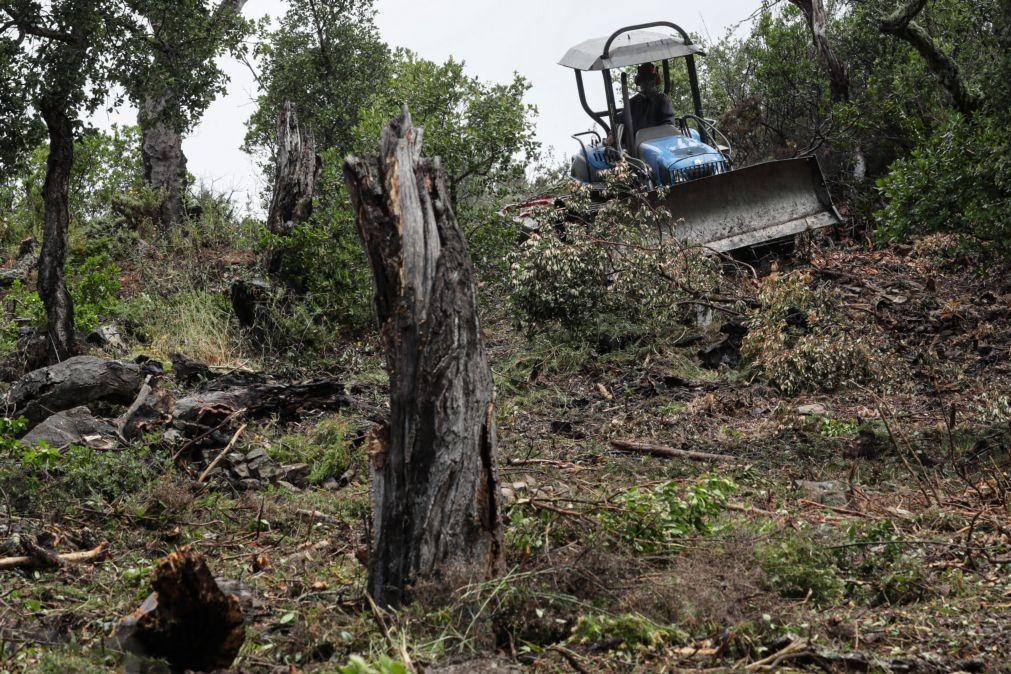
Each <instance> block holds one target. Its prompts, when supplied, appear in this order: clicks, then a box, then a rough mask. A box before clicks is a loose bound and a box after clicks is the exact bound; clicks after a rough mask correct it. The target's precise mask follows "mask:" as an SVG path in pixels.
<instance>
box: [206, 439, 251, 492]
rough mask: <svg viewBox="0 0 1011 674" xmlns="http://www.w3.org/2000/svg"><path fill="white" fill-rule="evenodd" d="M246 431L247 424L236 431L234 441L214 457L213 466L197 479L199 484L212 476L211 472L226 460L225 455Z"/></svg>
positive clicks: (208, 467)
mask: <svg viewBox="0 0 1011 674" xmlns="http://www.w3.org/2000/svg"><path fill="white" fill-rule="evenodd" d="M244 430H246V424H242V425H241V426H239V430H237V431H235V435H233V436H232V439H231V440H229V441H228V444H227V445H225V448H224V449H222V450H221V452H219V453H218V455H217V456H216V457H214V460H213V461H211V464H210V465H209V466H207V468H205V469H204V472H202V473H200V477H198V478H197V483H198V484H199V483H201V482H203V481H204V480H206V479H207V476H208V475H210V474H211V471H212V470H214V469H215V468H217V467H218V464H219V463H221V459H223V458H225V454H227V453H228V451H229V450H230V449H231V448H232V447H233V446H234V445H235V441H236V440H238V439H239V436H240V435H242V431H244Z"/></svg>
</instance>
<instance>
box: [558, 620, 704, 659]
mask: <svg viewBox="0 0 1011 674" xmlns="http://www.w3.org/2000/svg"><path fill="white" fill-rule="evenodd" d="M687 638H688V635H687V634H686V633H685V632H683V631H682V630H679V629H677V628H675V627H673V626H665V625H658V624H656V623H654V622H653V621H652V620H648V619H646V618H643V617H642V616H638V615H635V614H631V613H623V614H621V615H614V616H611V615H594V614H591V615H583V616H580V617H579V621H578V622H577V623H576V624H575V626H574V627H573V628H572V636H571V637H570V641H571V642H573V643H576V644H580V645H588V644H596V643H599V642H607V643H608V644H613V646H612V647H611V648H612V649H620V650H625V651H649V650H654V649H656V648H660V647H662V646H665V645H667V644H670V643H677V642H681V641H685V640H686V639H687Z"/></svg>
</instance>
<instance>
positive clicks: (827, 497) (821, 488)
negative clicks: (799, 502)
mask: <svg viewBox="0 0 1011 674" xmlns="http://www.w3.org/2000/svg"><path fill="white" fill-rule="evenodd" d="M797 489H798V490H799V491H800V494H801V496H802V497H803V498H805V499H807V500H808V501H814V502H815V503H821V504H823V505H829V506H835V507H840V508H841V507H843V506H845V505H846V504H848V503H849V498H848V497H847V496H846V487H845V485H843V484H842V483H841V482H837V481H835V480H830V481H828V482H813V481H810V480H797Z"/></svg>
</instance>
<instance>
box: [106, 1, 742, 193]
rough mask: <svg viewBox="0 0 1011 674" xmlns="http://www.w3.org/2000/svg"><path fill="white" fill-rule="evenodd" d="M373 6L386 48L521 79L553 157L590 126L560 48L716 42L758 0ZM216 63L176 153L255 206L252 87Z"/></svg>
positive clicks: (260, 11)
mask: <svg viewBox="0 0 1011 674" xmlns="http://www.w3.org/2000/svg"><path fill="white" fill-rule="evenodd" d="M376 5H377V7H378V10H379V14H378V17H377V19H376V21H377V24H378V26H379V30H380V32H381V34H382V37H383V39H384V40H385V41H386V42H387V43H388V44H389V45H391V46H396V47H407V48H408V49H411V50H413V51H415V52H417V53H418V54H419V55H421V56H422V57H424V58H427V59H431V60H433V61H440V62H441V61H445V60H446V59H447V58H449V57H450V56H453V57H454V58H456V59H458V60H462V61H464V62H465V63H466V64H467V71H468V72H469V73H470V74H473V75H476V76H478V77H480V78H481V79H484V80H491V81H496V82H505V81H508V80H511V79H512V74H513V72H518V73H520V74H521V75H523V76H524V77H526V78H527V79H528V80H529V81H530V83H531V84H532V85H533V88H532V89H531V90H530V93H529V96H528V100H529V102H530V103H533V104H534V105H536V106H537V108H538V110H539V114H538V116H537V136H538V138H539V139H540V141H541V142H542V143H543V144H544V147H545V149H550V148H554V153H555V156H556V157H557V158H561V157H564V156H567V155H569V154H570V153H571V152H572V148H571V147H570V146H571V145H573V141H571V140H570V139H569V136H570V135H571V134H572V133H574V132H575V131H581V130H586V129H587V128H589V127H590V121H589V119H588V118H587V117H586V116H585V114H584V113H583V112H582V109H581V108H580V106H579V101H578V99H577V97H576V87H575V81H574V78H573V75H572V72H571V71H570V70H568V69H567V68H562V67H561V66H559V65H558V60H559V59H560V58H561V57H562V55H563V54H564V53H565V52H566V50H567V49H568V48H569V47H571V46H572V45H574V44H576V43H578V42H582V41H583V40H586V39H589V38H593V37H600V36H604V35H608V34H610V33H611V32H612V31H613V30H615V29H616V28H618V27H620V26H622V25H631V24H637V23H643V22H647V21H657V20H666V21H673V22H675V23H678V24H679V25H681V26H682V27H683V28H685V29H686V30H688V31H689V32H691V33H696V34H699V35H702V36H703V37H704V38H706V39H712V40H716V39H719V38H720V37H721V36H722V35H723V34H724V33H725V32H726V31H727V29H728V28H730V27H732V26H735V25H737V24H739V23H740V22H742V21H743V20H745V19H746V18H748V16H750V15H751V14H752V13H753V12H754V11H755V10H756V9H758V8H759V7H760V6H761V0H708V1H707V2H699V3H689V2H671V1H670V0H664V1H661V0H634V1H630V0H625V1H624V2H622V1H621V0H507V1H505V2H503V1H502V0H470V1H460V0H377V2H376ZM284 6H285V3H284V2H283V0H250V1H249V2H248V3H247V4H246V7H245V9H244V10H243V13H244V14H245V15H246V16H249V17H261V16H264V15H272V16H277V15H278V14H280V13H282V12H283V11H284ZM223 66H224V69H225V71H226V72H227V73H228V75H229V76H230V78H231V83H230V84H229V87H228V94H227V95H226V96H223V97H221V98H219V99H218V100H217V101H215V102H214V103H213V104H212V105H211V107H210V109H208V111H207V113H206V114H205V115H204V117H203V120H202V121H201V123H200V125H199V126H198V127H197V128H196V130H195V131H194V132H193V133H192V134H191V135H190V136H189V137H188V138H187V139H186V140H185V142H184V143H183V150H184V152H185V153H186V156H187V158H188V159H189V171H190V172H191V173H193V174H194V175H195V176H196V177H197V180H198V181H201V182H203V183H205V184H208V185H212V186H213V187H214V189H215V190H216V191H226V192H228V191H231V192H233V193H234V198H235V201H236V203H237V204H238V205H240V206H244V205H246V204H247V203H248V204H250V206H251V207H252V208H253V209H254V210H257V211H258V210H259V209H260V205H259V203H258V199H259V197H258V194H259V191H260V189H261V188H262V177H261V176H259V175H258V171H257V169H256V166H255V165H254V164H253V162H252V160H251V159H250V157H249V156H248V155H246V154H245V153H243V152H242V151H241V150H239V146H240V145H241V143H242V137H243V135H244V122H245V120H246V118H247V117H248V116H249V115H250V114H251V112H252V111H253V99H254V98H255V95H256V91H255V85H254V82H253V77H252V75H251V74H250V73H249V71H248V70H247V69H246V67H245V66H243V65H242V64H239V63H237V62H235V61H233V60H232V59H225V60H224V63H223ZM588 84H589V85H597V81H596V80H591V81H589V82H588ZM598 88H599V87H598ZM115 118H116V121H120V122H123V123H134V119H135V114H134V113H132V112H126V111H123V113H121V114H119V115H116V116H115ZM96 121H99V122H100V123H101V122H102V121H110V120H101V119H99V120H96Z"/></svg>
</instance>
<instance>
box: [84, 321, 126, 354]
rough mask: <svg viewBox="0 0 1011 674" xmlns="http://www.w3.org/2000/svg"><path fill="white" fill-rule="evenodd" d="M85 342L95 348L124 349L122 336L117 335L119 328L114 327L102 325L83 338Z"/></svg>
mask: <svg viewBox="0 0 1011 674" xmlns="http://www.w3.org/2000/svg"><path fill="white" fill-rule="evenodd" d="M85 341H86V342H88V344H94V345H95V346H101V347H103V348H107V349H126V344H125V343H124V342H123V336H122V335H121V334H119V328H117V327H116V326H115V325H102V326H100V327H98V328H95V330H93V331H92V332H91V333H90V334H89V335H88V336H87V337H85Z"/></svg>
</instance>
